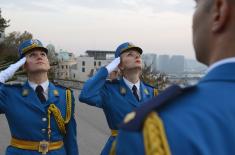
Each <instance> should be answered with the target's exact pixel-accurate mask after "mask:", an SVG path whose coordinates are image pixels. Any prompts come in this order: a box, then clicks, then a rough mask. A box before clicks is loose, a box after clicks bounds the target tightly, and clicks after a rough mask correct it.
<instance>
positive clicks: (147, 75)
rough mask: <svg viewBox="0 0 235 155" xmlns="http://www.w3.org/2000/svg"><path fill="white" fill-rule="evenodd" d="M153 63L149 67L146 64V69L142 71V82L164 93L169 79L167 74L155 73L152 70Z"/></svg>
mask: <svg viewBox="0 0 235 155" xmlns="http://www.w3.org/2000/svg"><path fill="white" fill-rule="evenodd" d="M152 64H153V62H152V63H151V64H149V65H147V64H145V63H144V67H143V69H142V74H141V76H140V78H141V80H142V81H144V82H145V83H147V84H149V85H151V86H153V87H155V88H157V89H158V90H160V91H162V90H164V89H165V87H166V85H167V83H168V79H167V75H166V74H165V73H161V72H159V71H157V72H153V71H152V69H151V66H152Z"/></svg>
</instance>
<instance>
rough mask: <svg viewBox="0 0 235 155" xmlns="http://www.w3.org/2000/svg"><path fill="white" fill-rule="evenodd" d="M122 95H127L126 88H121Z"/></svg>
mask: <svg viewBox="0 0 235 155" xmlns="http://www.w3.org/2000/svg"><path fill="white" fill-rule="evenodd" d="M120 93H121V94H122V95H125V94H126V88H124V87H121V88H120Z"/></svg>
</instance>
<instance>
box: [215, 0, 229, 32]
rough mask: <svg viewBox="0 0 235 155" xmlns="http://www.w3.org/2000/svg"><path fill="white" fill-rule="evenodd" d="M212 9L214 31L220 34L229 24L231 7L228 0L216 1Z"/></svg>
mask: <svg viewBox="0 0 235 155" xmlns="http://www.w3.org/2000/svg"><path fill="white" fill-rule="evenodd" d="M214 1H215V2H214V5H213V8H212V22H213V23H212V31H213V32H219V31H222V30H223V28H224V27H225V26H226V24H227V23H228V18H229V13H230V11H231V10H230V7H229V2H228V0H214Z"/></svg>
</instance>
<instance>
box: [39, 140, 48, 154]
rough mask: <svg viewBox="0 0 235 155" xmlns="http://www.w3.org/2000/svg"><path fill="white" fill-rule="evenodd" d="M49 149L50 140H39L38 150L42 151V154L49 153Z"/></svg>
mask: <svg viewBox="0 0 235 155" xmlns="http://www.w3.org/2000/svg"><path fill="white" fill-rule="evenodd" d="M48 151H49V142H48V141H40V142H39V148H38V152H41V153H42V154H44V155H45V154H47V152H48Z"/></svg>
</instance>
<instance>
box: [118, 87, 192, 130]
mask: <svg viewBox="0 0 235 155" xmlns="http://www.w3.org/2000/svg"><path fill="white" fill-rule="evenodd" d="M187 89H190V88H184V89H183V88H181V87H180V86H178V85H173V86H171V87H169V88H167V89H166V90H165V91H163V92H162V93H160V94H159V95H158V96H155V97H153V98H152V99H150V100H149V101H148V102H147V103H145V104H143V105H142V106H141V107H139V108H136V109H135V110H134V111H133V112H131V113H129V114H127V115H126V117H125V119H124V122H123V123H122V124H121V125H120V128H121V129H124V130H128V131H139V130H141V128H142V126H143V123H144V120H145V118H146V117H147V115H148V114H149V113H150V112H151V111H153V110H158V109H159V108H161V107H162V106H163V105H166V104H167V103H169V102H168V101H169V100H171V99H173V98H175V97H177V96H179V95H180V94H182V93H183V92H184V91H186V90H187Z"/></svg>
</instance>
